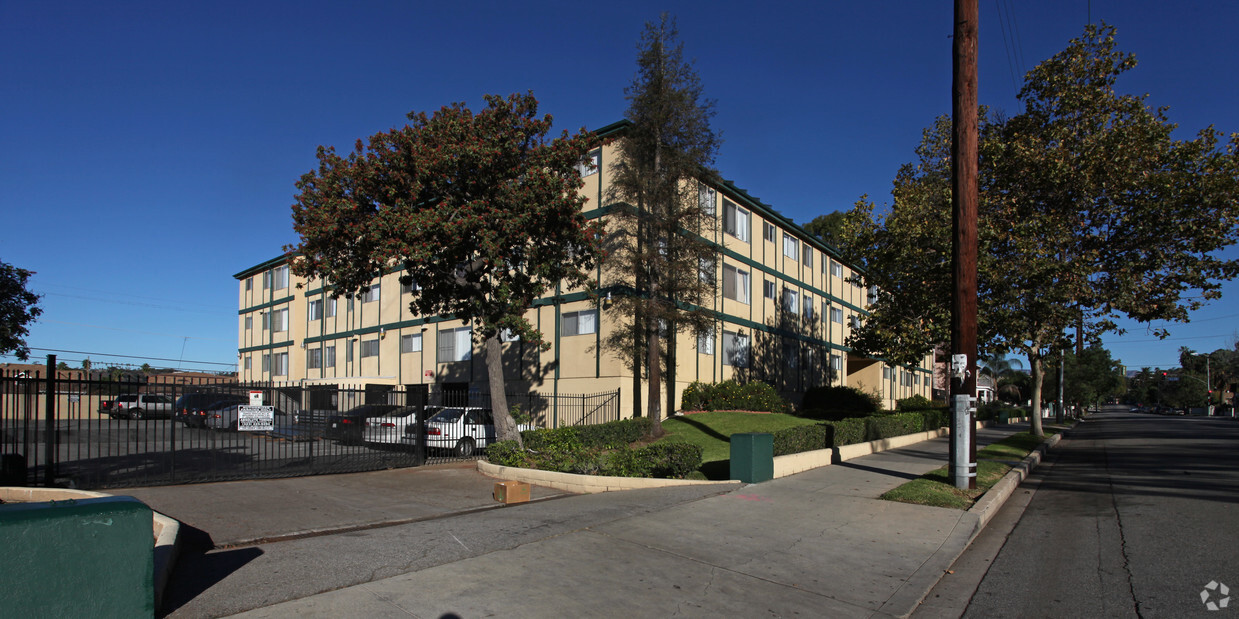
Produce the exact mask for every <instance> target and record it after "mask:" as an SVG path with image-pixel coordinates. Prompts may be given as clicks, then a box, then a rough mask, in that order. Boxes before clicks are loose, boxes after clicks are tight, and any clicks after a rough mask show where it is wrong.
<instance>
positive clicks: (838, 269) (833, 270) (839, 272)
mask: <svg viewBox="0 0 1239 619" xmlns="http://www.w3.org/2000/svg"><path fill="white" fill-rule="evenodd" d="M830 274H831V275H833V276H835V277H843V265H842V264H839V263H838V262H835V261H834V260H831V261H830Z"/></svg>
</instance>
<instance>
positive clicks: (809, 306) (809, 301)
mask: <svg viewBox="0 0 1239 619" xmlns="http://www.w3.org/2000/svg"><path fill="white" fill-rule="evenodd" d="M804 319H805V320H813V295H811V294H809V293H805V295H804Z"/></svg>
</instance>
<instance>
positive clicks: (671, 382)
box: [667, 323, 679, 417]
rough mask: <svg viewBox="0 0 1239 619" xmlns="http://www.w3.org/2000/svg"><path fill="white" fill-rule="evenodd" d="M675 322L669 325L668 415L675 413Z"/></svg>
mask: <svg viewBox="0 0 1239 619" xmlns="http://www.w3.org/2000/svg"><path fill="white" fill-rule="evenodd" d="M677 339H679V338H677V337H676V330H675V324H674V323H672V324H669V325H667V417H670V416H672V415H674V414H675V353H676V351H675V348H676V340H677Z"/></svg>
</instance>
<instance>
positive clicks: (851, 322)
mask: <svg viewBox="0 0 1239 619" xmlns="http://www.w3.org/2000/svg"><path fill="white" fill-rule="evenodd" d="M858 327H860V319H859V318H857V317H856V314H852V315H851V316H848V328H851V329H856V328H858Z"/></svg>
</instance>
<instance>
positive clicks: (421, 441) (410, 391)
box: [405, 383, 430, 466]
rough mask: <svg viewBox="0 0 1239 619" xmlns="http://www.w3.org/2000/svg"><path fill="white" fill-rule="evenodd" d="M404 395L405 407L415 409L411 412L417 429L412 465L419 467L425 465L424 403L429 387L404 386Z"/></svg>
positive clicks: (428, 396) (419, 385)
mask: <svg viewBox="0 0 1239 619" xmlns="http://www.w3.org/2000/svg"><path fill="white" fill-rule="evenodd" d="M405 393H406V397H407V399H406V400H405V405H406V406H415V407H417V408H416V410H414V411H413V425H414V427H416V428H417V435H416V437H415V438H414V441H413V465H414V466H421V465H423V464H426V451H427V449H426V403H427V402H428V401H429V400H430V385H427V384H425V383H422V384H417V385H405Z"/></svg>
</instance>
